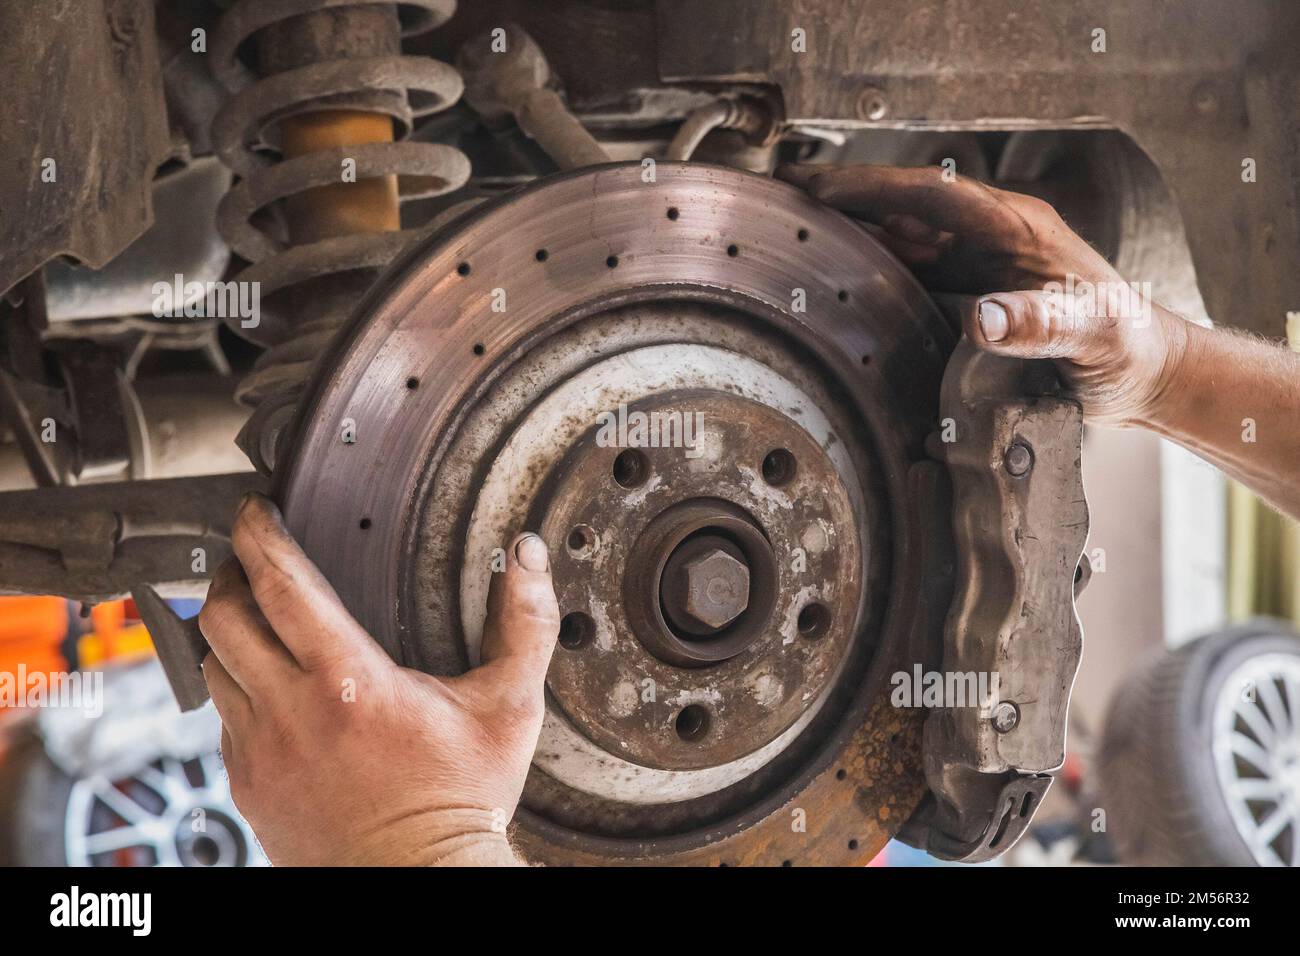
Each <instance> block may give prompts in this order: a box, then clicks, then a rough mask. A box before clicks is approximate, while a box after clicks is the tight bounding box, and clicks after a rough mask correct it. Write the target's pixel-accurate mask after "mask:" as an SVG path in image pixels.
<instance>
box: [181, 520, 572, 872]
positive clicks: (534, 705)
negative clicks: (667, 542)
mask: <svg viewBox="0 0 1300 956" xmlns="http://www.w3.org/2000/svg"><path fill="white" fill-rule="evenodd" d="M233 543H234V550H235V558H237V559H238V560H237V561H236V560H235V558H232V559H231V560H230V561H228V562H226V563H225V564H224V565H222V567H221V568H220V570H218V572H217V574H216V576H215V577H214V578H213V581H212V587H211V590H210V591H209V592H208V600H207V603H206V604H204V606H203V611H202V612H201V613H200V615H199V623H200V625H201V627H202V630H203V633H204V635H205V636H206V637H207V639H208V641H209V643H210V644H211V645H212V653H210V654H209V655H208V656H207V659H206V660H205V661H204V664H203V672H204V675H205V676H206V678H207V681H208V687H209V689H210V690H211V693H212V699H213V701H214V702H215V703H216V707H217V711H218V712H219V713H220V715H221V722H222V737H221V752H222V756H223V757H224V759H225V763H226V770H227V773H228V775H229V777H230V789H231V794H232V796H233V797H234V799H235V804H236V805H237V806H238V807H239V810H240V812H241V813H243V814H244V816H245V817H246V818H247V820H248V822H249V823H250V824H251V825H252V827H253V830H254V832H255V833H256V834H257V836H258V839H259V840H261V842H262V846H263V848H264V849H265V851H266V854H267V856H268V857H269V858H270V860H271V861H272V862H273V863H276V864H289V865H295V864H296V865H317V864H377V865H388V864H412V865H422V864H427V863H438V862H442V863H446V862H450V863H458V864H496V863H505V864H509V863H514V862H516V860H515V857H514V855H513V853H511V851H510V848H509V845H508V844H507V842H506V835H505V824H506V823H507V822H508V821H509V819H510V817H511V816H512V815H513V813H514V810H515V805H516V804H517V803H518V802H519V795H520V793H521V792H522V790H523V785H524V776H525V774H526V773H527V772H528V766H529V763H530V761H531V760H532V756H533V750H534V748H535V747H536V744H537V735H538V733H539V731H540V729H541V724H542V708H543V682H544V680H545V676H546V668H547V664H548V662H549V661H550V658H551V650H552V648H553V647H554V645H555V638H556V634H557V633H558V631H559V620H560V616H559V610H558V608H557V606H556V602H555V592H554V590H553V588H552V586H551V574H550V563H549V559H548V556H547V550H546V545H545V544H544V543H543V542H542V540H541V538H539V537H537V536H536V535H533V534H524V535H520V536H519V537H518V538H516V539H515V540H514V541H513V542H511V544H510V546H509V547H508V548H507V549H506V551H507V555H506V566H505V570H504V571H502V572H500V573H497V574H495V575H493V579H492V584H491V589H490V591H489V597H488V617H487V622H486V624H485V627H484V634H483V663H482V665H481V666H479V667H477V668H476V669H474V670H472V671H470V672H468V673H466V674H463V675H461V676H459V677H450V678H436V677H430V676H429V675H427V674H424V673H421V672H419V671H415V670H410V669H407V668H404V667H399V666H398V665H396V664H394V663H393V661H392V660H391V659H390V658H389V657H388V655H387V654H385V653H384V651H383V650H382V649H381V648H380V646H379V645H378V644H377V643H376V642H375V641H374V639H373V638H372V637H371V636H370V635H369V634H367V633H366V632H365V631H364V630H362V628H361V626H360V625H359V624H358V623H357V622H356V621H355V620H354V619H353V618H352V615H350V614H349V613H348V612H347V610H346V609H345V608H344V607H343V604H342V602H341V601H340V600H339V598H338V595H337V594H335V593H334V589H333V588H332V587H330V585H329V582H327V581H326V580H325V578H324V576H323V575H322V574H321V573H320V571H319V570H318V569H317V568H316V566H315V565H314V564H312V562H311V561H310V560H308V558H307V557H306V555H304V554H303V553H302V551H301V549H299V547H298V545H297V544H296V543H295V542H294V541H293V539H292V538H290V537H289V534H288V533H287V532H286V531H285V528H284V525H283V524H282V523H281V520H280V513H279V511H278V510H277V509H276V507H275V505H273V504H272V503H271V502H270V501H268V500H267V499H266V498H263V497H261V496H260V495H251V496H249V497H248V498H247V499H246V500H245V501H244V504H243V505H242V506H241V508H240V510H239V514H238V515H237V516H236V518H235V524H234V534H233Z"/></svg>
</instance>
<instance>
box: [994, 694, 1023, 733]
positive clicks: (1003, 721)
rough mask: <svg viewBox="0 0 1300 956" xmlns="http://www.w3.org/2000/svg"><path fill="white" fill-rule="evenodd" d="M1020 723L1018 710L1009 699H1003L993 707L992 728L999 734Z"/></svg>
mask: <svg viewBox="0 0 1300 956" xmlns="http://www.w3.org/2000/svg"><path fill="white" fill-rule="evenodd" d="M1018 723H1020V711H1019V710H1018V709H1017V708H1016V705H1015V704H1013V703H1011V701H1009V700H1004V701H1002V702H1001V703H1000V704H998V705H997V706H996V707H994V708H993V729H994V730H996V731H997V732H998V733H1000V734H1009V733H1011V731H1013V730H1015V729H1016V725H1017V724H1018Z"/></svg>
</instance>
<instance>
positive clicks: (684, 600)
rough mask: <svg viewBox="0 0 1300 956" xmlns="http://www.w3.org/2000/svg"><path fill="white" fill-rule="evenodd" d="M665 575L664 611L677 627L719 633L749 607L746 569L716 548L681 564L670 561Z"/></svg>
mask: <svg viewBox="0 0 1300 956" xmlns="http://www.w3.org/2000/svg"><path fill="white" fill-rule="evenodd" d="M674 557H676V556H674ZM665 571H666V572H667V573H665V575H664V587H663V599H664V607H665V609H666V610H667V612H668V615H669V617H670V618H672V620H673V623H674V624H677V625H678V626H679V627H683V628H685V629H688V630H691V631H699V630H701V629H703V631H704V632H706V633H707V632H711V631H720V630H722V628H724V627H726V626H727V625H728V624H730V623H731V622H732V621H734V620H735V619H736V618H738V617H740V615H741V614H742V613H744V611H745V608H747V607H748V606H749V567H748V566H747V565H746V564H745V563H744V562H743V561H741V560H738V559H737V558H735V557H733V556H732V555H730V554H728V553H727V552H726V551H725V550H723V549H722V548H720V547H711V548H709V549H708V550H707V551H705V552H704V553H703V554H700V555H698V556H696V557H693V558H690V559H688V560H685V561H680V562H676V561H674V560H673V559H672V558H670V559H669V562H668V567H667V568H666V569H665ZM683 618H685V620H683ZM692 625H693V626H692Z"/></svg>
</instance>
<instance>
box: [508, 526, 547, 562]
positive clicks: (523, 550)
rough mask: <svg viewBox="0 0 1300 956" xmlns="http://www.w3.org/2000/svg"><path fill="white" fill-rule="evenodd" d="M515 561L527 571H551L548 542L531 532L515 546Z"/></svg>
mask: <svg viewBox="0 0 1300 956" xmlns="http://www.w3.org/2000/svg"><path fill="white" fill-rule="evenodd" d="M515 559H516V560H517V561H518V562H519V566H520V567H522V568H523V569H524V570H525V571H549V570H550V568H551V558H550V554H549V553H548V552H547V550H546V542H545V541H543V540H542V539H541V538H539V537H538V536H537V535H535V534H533V533H532V532H531V531H530V532H528V534H526V535H524V536H523V537H522V538H520V539H519V541H518V542H517V543H516V544H515Z"/></svg>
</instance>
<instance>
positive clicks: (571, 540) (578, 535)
mask: <svg viewBox="0 0 1300 956" xmlns="http://www.w3.org/2000/svg"><path fill="white" fill-rule="evenodd" d="M565 544H566V545H567V546H568V548H569V554H571V555H573V556H574V557H575V558H586V557H589V556H590V555H591V553H592V552H593V551H595V550H596V532H595V531H593V530H591V528H590V527H589V526H587V525H585V524H580V525H577V526H576V527H575V528H574V529H573V530H572V531H570V532H569V537H568V539H567V540H566V541H565Z"/></svg>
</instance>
